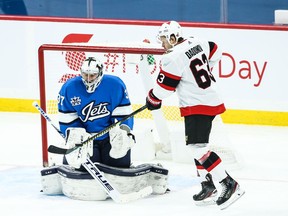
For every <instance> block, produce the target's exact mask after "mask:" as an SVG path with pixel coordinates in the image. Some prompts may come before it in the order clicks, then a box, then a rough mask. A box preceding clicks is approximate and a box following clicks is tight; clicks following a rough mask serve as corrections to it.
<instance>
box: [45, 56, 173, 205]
mask: <svg viewBox="0 0 288 216" xmlns="http://www.w3.org/2000/svg"><path fill="white" fill-rule="evenodd" d="M103 68H104V67H103V63H102V62H101V61H100V60H99V59H97V58H95V57H88V58H87V59H85V61H84V62H83V65H82V67H81V68H80V76H76V77H74V78H71V79H70V80H68V81H67V82H66V83H65V84H64V85H63V86H62V87H61V89H60V92H59V95H58V111H59V125H60V133H61V134H65V148H66V149H70V150H71V151H67V152H66V153H65V154H64V157H63V165H59V166H53V167H48V168H45V169H43V170H42V171H41V178H42V181H41V182H42V188H43V192H44V193H45V194H48V195H55V194H64V195H66V196H67V197H70V198H73V199H79V200H105V199H107V198H108V197H109V196H110V197H111V198H112V199H113V198H114V197H112V196H111V195H113V194H112V192H111V190H115V191H117V192H119V193H120V194H126V195H129V194H135V193H136V194H137V193H138V195H139V194H140V195H139V197H144V196H146V195H149V194H151V193H153V194H163V193H165V192H166V190H167V180H168V170H167V169H164V168H163V167H162V166H161V165H154V164H141V165H139V166H136V167H131V148H132V147H133V146H134V145H135V137H134V135H133V133H132V130H133V124H134V119H133V116H131V117H129V118H127V119H125V117H126V116H129V114H131V111H132V108H131V103H130V99H129V96H128V93H127V89H126V86H125V84H124V82H123V81H122V80H121V79H120V78H119V77H117V76H113V75H108V74H104V73H103V72H104V71H103ZM118 122H119V124H118ZM110 125H114V126H113V127H112V128H111V129H110V130H109V131H108V132H105V133H101V131H103V130H104V131H105V128H107V127H109V126H110ZM95 135H96V136H95ZM98 135H99V136H98ZM91 137H92V138H93V139H92V138H91ZM83 143H84V144H83ZM96 180H97V181H96ZM149 188H150V190H149ZM141 192H143V194H142V195H141Z"/></svg>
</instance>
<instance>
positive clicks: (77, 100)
mask: <svg viewBox="0 0 288 216" xmlns="http://www.w3.org/2000/svg"><path fill="white" fill-rule="evenodd" d="M70 103H71V104H72V106H77V105H80V104H81V99H80V97H73V98H71V100H70Z"/></svg>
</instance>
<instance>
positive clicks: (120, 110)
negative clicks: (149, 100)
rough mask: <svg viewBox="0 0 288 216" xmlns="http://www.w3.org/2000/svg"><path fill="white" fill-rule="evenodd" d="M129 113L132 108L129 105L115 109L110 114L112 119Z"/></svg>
mask: <svg viewBox="0 0 288 216" xmlns="http://www.w3.org/2000/svg"><path fill="white" fill-rule="evenodd" d="M130 113H132V106H131V105H130V104H127V105H122V106H118V107H116V108H115V109H114V110H113V112H112V116H113V117H116V116H117V117H119V116H126V115H129V114H130Z"/></svg>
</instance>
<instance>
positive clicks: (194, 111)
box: [180, 104, 226, 116]
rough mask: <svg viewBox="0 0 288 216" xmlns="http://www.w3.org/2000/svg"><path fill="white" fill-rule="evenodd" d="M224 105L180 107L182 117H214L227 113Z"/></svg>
mask: <svg viewBox="0 0 288 216" xmlns="http://www.w3.org/2000/svg"><path fill="white" fill-rule="evenodd" d="M225 110H226V108H225V106H224V104H220V105H218V106H207V105H196V106H189V107H180V113H181V116H189V115H209V116H214V115H218V114H221V113H223V112H225Z"/></svg>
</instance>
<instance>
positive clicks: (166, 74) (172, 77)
mask: <svg viewBox="0 0 288 216" xmlns="http://www.w3.org/2000/svg"><path fill="white" fill-rule="evenodd" d="M160 73H162V74H164V75H165V77H168V78H170V79H173V80H176V81H179V80H180V79H181V77H180V76H176V75H174V74H171V73H168V72H166V71H164V70H162V69H161V70H160Z"/></svg>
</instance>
